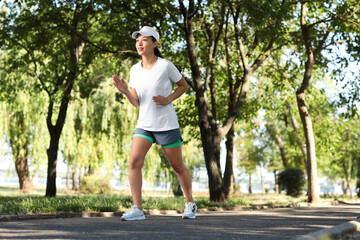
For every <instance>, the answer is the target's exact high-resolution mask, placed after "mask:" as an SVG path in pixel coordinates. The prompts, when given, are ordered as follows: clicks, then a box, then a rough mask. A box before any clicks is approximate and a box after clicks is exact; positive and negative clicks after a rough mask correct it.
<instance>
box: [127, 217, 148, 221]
mask: <svg viewBox="0 0 360 240" xmlns="http://www.w3.org/2000/svg"><path fill="white" fill-rule="evenodd" d="M139 220H145V217H137V218H131V219H125V218H124V217H121V221H139Z"/></svg>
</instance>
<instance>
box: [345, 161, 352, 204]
mask: <svg viewBox="0 0 360 240" xmlns="http://www.w3.org/2000/svg"><path fill="white" fill-rule="evenodd" d="M342 168H343V170H344V175H345V180H346V189H347V190H349V193H350V197H351V198H353V194H352V189H351V186H350V179H349V174H348V171H347V168H346V164H345V160H342Z"/></svg>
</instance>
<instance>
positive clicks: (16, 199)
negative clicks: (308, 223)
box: [0, 187, 359, 215]
mask: <svg viewBox="0 0 360 240" xmlns="http://www.w3.org/2000/svg"><path fill="white" fill-rule="evenodd" d="M38 192H41V194H40V193H35V194H32V195H29V194H21V193H19V191H18V190H17V189H11V188H4V187H0V215H14V214H44V213H56V212H119V211H124V210H128V209H130V208H131V206H132V199H131V196H130V195H129V193H128V192H118V193H115V194H113V195H79V194H74V193H71V192H68V191H66V190H60V191H59V193H58V195H57V196H56V197H54V198H46V197H44V196H43V193H44V192H43V191H41V190H40V191H38ZM144 193H145V194H144V200H143V207H144V209H158V210H180V211H182V210H183V208H184V204H185V199H184V198H183V197H172V196H171V194H169V193H160V192H145V191H144ZM194 195H195V201H196V204H197V205H198V207H199V208H209V207H218V208H224V209H231V208H233V207H237V206H253V205H267V206H285V205H289V204H296V203H300V202H305V201H306V197H299V198H291V197H289V196H286V195H284V194H277V195H276V194H266V195H261V194H252V195H245V194H242V195H237V196H232V197H230V198H229V199H228V200H227V201H226V202H223V203H215V202H211V201H209V198H208V197H207V196H204V194H203V193H199V194H196V193H195V194H194ZM334 198H337V199H339V200H342V201H346V202H349V199H348V198H342V197H341V196H331V197H330V198H329V197H328V198H324V199H323V200H324V201H332V200H334ZM353 201H354V199H353ZM355 201H359V198H357V200H355Z"/></svg>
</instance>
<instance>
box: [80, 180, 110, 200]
mask: <svg viewBox="0 0 360 240" xmlns="http://www.w3.org/2000/svg"><path fill="white" fill-rule="evenodd" d="M80 191H81V192H82V193H84V194H104V195H109V194H110V193H111V185H110V181H109V179H107V178H106V177H104V176H101V175H100V176H99V175H91V176H85V177H84V178H82V179H81V182H80Z"/></svg>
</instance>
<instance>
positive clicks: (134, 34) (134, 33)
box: [131, 31, 140, 39]
mask: <svg viewBox="0 0 360 240" xmlns="http://www.w3.org/2000/svg"><path fill="white" fill-rule="evenodd" d="M139 34H140V31H135V32H133V33H132V35H131V37H132V38H133V39H136V38H137V36H138V35H139Z"/></svg>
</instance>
